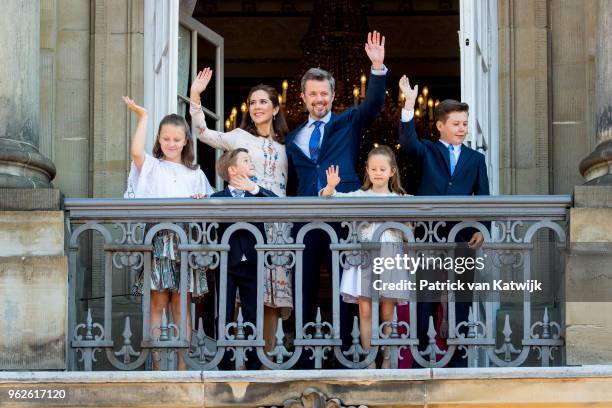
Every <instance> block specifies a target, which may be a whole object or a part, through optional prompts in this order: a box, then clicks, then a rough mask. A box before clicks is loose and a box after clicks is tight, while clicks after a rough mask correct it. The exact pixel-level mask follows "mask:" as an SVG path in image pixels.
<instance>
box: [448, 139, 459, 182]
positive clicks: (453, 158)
mask: <svg viewBox="0 0 612 408" xmlns="http://www.w3.org/2000/svg"><path fill="white" fill-rule="evenodd" d="M448 155H449V160H450V174H451V176H452V175H453V173H454V172H455V167H456V166H457V157H456V156H455V154H454V152H453V145H448Z"/></svg>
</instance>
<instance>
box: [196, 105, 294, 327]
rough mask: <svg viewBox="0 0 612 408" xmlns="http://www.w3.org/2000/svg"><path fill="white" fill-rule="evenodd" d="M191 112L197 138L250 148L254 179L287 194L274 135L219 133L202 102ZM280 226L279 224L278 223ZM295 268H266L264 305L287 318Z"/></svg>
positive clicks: (283, 160) (281, 153)
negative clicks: (207, 118)
mask: <svg viewBox="0 0 612 408" xmlns="http://www.w3.org/2000/svg"><path fill="white" fill-rule="evenodd" d="M189 113H190V114H191V119H192V121H193V125H194V127H195V129H196V134H197V136H198V139H199V140H200V141H201V142H202V143H206V144H207V145H209V146H211V147H214V148H215V149H222V150H233V149H237V148H243V149H247V150H248V151H249V155H250V156H251V159H252V160H253V163H254V164H255V173H256V178H257V180H255V182H256V183H257V184H258V185H259V186H261V187H263V188H265V189H268V190H270V191H272V192H273V193H274V194H276V195H277V196H279V197H286V196H287V176H288V161H287V154H286V152H285V146H284V145H283V144H280V143H278V142H277V141H275V140H273V139H272V138H265V137H261V136H255V135H252V134H251V133H249V132H247V131H245V130H243V129H240V128H236V129H234V130H232V131H230V132H219V131H216V130H212V129H209V128H208V127H206V121H205V119H204V112H202V108H201V106H200V105H196V104H194V103H192V104H191V106H190V109H189ZM273 226H274V224H272V223H266V224H265V229H266V234H267V236H268V240H270V239H272V230H273ZM277 226H278V225H277ZM291 273H292V271H291V270H289V269H287V268H285V267H282V266H280V267H278V266H277V267H274V268H267V269H266V281H265V293H264V304H265V305H266V306H268V307H275V308H281V316H282V317H283V318H288V317H289V315H290V314H291V309H292V308H293V290H292V286H291V285H292V284H291V282H292V279H291Z"/></svg>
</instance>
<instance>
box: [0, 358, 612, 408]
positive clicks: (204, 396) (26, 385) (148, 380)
mask: <svg viewBox="0 0 612 408" xmlns="http://www.w3.org/2000/svg"><path fill="white" fill-rule="evenodd" d="M48 389H51V390H64V392H65V398H40V399H36V398H31V399H16V398H10V393H9V391H10V390H13V391H15V390H33V391H35V390H48ZM313 389H315V390H316V391H318V392H315V391H314V390H313ZM302 395H304V398H303V399H301V398H300V397H301V396H302ZM333 398H338V399H340V400H341V401H342V405H337V404H336V405H334V403H333V401H330V400H331V399H333ZM290 399H294V400H295V401H293V405H291V404H289V402H287V404H288V405H287V404H285V402H286V401H287V400H290ZM300 399H301V401H300ZM320 403H322V404H324V405H318V404H320ZM360 405H363V406H367V407H436V408H442V407H445V408H450V407H456V408H458V407H470V408H481V407H482V408H484V407H487V408H497V407H563V408H568V407H606V408H610V407H612V366H583V367H559V368H469V369H468V368H464V369H448V368H444V369H418V370H328V371H299V370H294V371H250V372H249V371H243V372H218V371H217V372H209V371H208V372H201V371H188V372H143V371H141V372H2V373H0V406H2V407H51V406H63V407H91V406H96V407H169V406H174V407H271V406H291V407H300V406H304V407H317V406H321V407H336V406H360Z"/></svg>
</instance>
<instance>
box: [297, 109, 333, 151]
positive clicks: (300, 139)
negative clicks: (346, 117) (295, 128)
mask: <svg viewBox="0 0 612 408" xmlns="http://www.w3.org/2000/svg"><path fill="white" fill-rule="evenodd" d="M330 119H331V112H327V115H325V116H323V118H321V119H313V118H312V117H310V116H308V123H306V126H304V127H303V128H302V129H300V131H299V132H298V134H297V135H296V136H295V144H296V145H297V146H298V147H299V148H300V150H302V151H303V152H304V154H305V155H306V157H310V146H309V144H310V136H311V135H312V132H313V131H314V130H315V124H314V123H315V122H316V121H317V120H319V121H321V122H323V123H321V126H319V130H320V131H321V139H319V147H321V144H322V143H323V136H324V135H325V125H326V124H327V123H328V122H329V120H330Z"/></svg>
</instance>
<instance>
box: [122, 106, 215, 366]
mask: <svg viewBox="0 0 612 408" xmlns="http://www.w3.org/2000/svg"><path fill="white" fill-rule="evenodd" d="M123 101H124V102H125V104H126V105H127V107H128V108H129V109H130V110H131V111H132V112H134V113H135V114H136V115H137V116H138V126H137V127H136V132H135V133H134V135H133V136H132V145H131V150H130V155H131V157H132V164H131V168H130V174H129V176H128V187H127V191H126V192H125V194H124V197H125V198H181V197H186V198H189V197H192V198H202V197H205V196H208V195H210V194H212V193H213V192H214V190H213V189H212V187H211V186H210V183H209V182H208V179H207V178H206V176H205V175H204V173H203V172H202V170H200V168H199V166H198V165H195V164H193V159H194V154H193V141H192V139H191V136H190V132H189V126H188V125H187V122H186V121H185V118H183V117H182V116H180V115H175V114H171V115H167V116H165V117H164V118H163V119H162V120H161V122H160V124H159V130H158V133H157V138H156V140H155V145H154V146H153V156H150V155H148V154H147V153H145V150H144V145H145V135H146V129H147V117H148V115H147V111H146V110H145V109H144V108H143V107H141V106H138V105H136V104H135V103H134V101H133V100H131V99H130V98H128V97H127V96H124V97H123ZM177 244H178V237H177V236H176V234H175V233H173V232H170V231H162V232H160V233H158V234H156V235H155V237H153V262H152V265H151V315H150V317H149V320H150V325H151V326H150V327H151V328H155V327H158V326H159V325H160V322H161V315H162V309H163V308H165V309H166V310H170V309H169V308H168V304H170V306H171V308H172V316H173V319H174V321H175V322H179V321H180V319H181V315H180V295H179V293H178V291H179V288H180V283H179V278H180V267H179V266H178V265H177V261H178V260H179V259H180V255H179V253H178V250H177ZM189 278H190V281H189V283H188V285H187V287H188V288H189V293H188V294H187V304H190V303H191V297H192V293H193V294H194V296H200V295H202V294H203V293H204V292H206V291H207V283H206V276H205V271H204V270H192V271H190V274H189ZM142 285H143V282H142V278H140V279H139V280H138V281H137V282H136V285H135V286H136V292H137V293H135V294H142ZM138 292H139V293H138ZM187 322H188V324H187V336H188V338H189V339H190V338H191V316H190V308H189V307H187ZM157 335H159V330H156V332H154V333H153V336H157ZM154 357H155V356H154ZM153 368H154V369H159V362H158V361H157V359H156V358H154V359H153ZM185 368H186V366H185V361H184V359H183V358H182V355H180V354H179V362H178V369H179V370H183V369H185Z"/></svg>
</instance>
